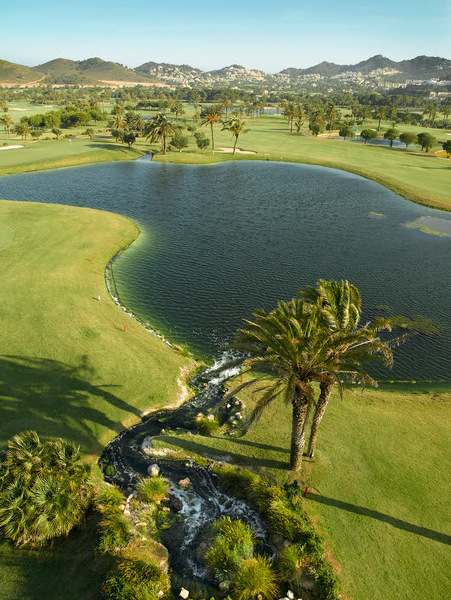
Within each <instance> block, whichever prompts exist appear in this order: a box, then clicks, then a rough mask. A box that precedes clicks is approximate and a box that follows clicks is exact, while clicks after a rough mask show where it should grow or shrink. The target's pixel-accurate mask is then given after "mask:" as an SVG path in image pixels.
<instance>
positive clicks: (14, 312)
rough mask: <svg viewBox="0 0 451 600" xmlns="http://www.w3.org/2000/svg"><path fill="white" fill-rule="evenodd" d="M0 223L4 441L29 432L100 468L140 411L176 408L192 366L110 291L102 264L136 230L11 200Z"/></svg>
mask: <svg viewBox="0 0 451 600" xmlns="http://www.w3.org/2000/svg"><path fill="white" fill-rule="evenodd" d="M0 223H1V225H2V230H3V232H4V234H3V235H2V236H0V242H1V239H4V240H5V242H4V244H3V248H2V250H1V251H0V265H1V269H2V290H1V293H0V295H1V302H0V319H1V323H2V336H1V339H0V354H1V356H0V361H1V366H2V368H1V379H2V382H1V387H0V395H1V398H2V400H1V407H0V421H1V423H2V428H1V432H0V443H2V444H3V443H4V442H5V441H6V440H7V439H8V438H10V437H11V436H12V435H13V434H15V433H17V432H18V431H22V430H25V429H30V428H32V429H36V430H37V431H38V433H39V434H40V435H41V434H42V436H43V437H57V436H63V437H66V438H69V439H72V440H74V441H76V442H77V443H78V444H80V445H81V447H82V449H83V451H84V453H85V454H86V455H88V456H89V457H90V459H91V461H92V462H95V461H96V459H97V458H98V456H99V454H100V453H101V451H102V448H103V447H104V445H105V444H106V443H107V442H108V441H109V440H110V439H112V437H114V436H115V435H116V434H117V433H118V432H119V431H120V430H121V429H122V428H123V427H124V426H126V425H130V424H131V423H133V422H136V421H138V420H139V418H140V414H141V411H143V410H145V409H148V408H151V407H156V406H163V405H165V404H173V403H174V401H175V399H176V398H177V397H178V396H179V394H180V393H181V388H180V386H179V385H178V383H177V379H178V378H179V376H180V372H181V368H182V367H183V366H184V365H186V364H187V362H188V361H187V359H186V358H183V357H182V356H181V355H180V354H178V353H177V352H175V351H174V350H172V349H170V348H169V347H168V346H167V345H166V344H165V343H163V342H162V341H160V340H159V339H158V338H156V337H155V336H154V335H152V334H151V333H149V332H148V331H146V330H145V329H144V328H143V327H142V326H141V325H139V324H138V323H136V322H135V321H134V320H133V319H132V318H131V317H129V316H127V315H126V314H125V313H123V312H122V311H121V310H120V309H119V308H118V307H117V306H116V305H115V304H114V302H113V301H112V299H111V298H110V296H109V294H108V293H107V290H106V287H105V280H104V271H105V265H106V264H107V262H108V261H109V259H110V258H111V257H112V256H113V255H114V254H115V253H116V251H117V250H118V249H119V248H121V247H125V246H127V245H129V244H130V243H131V242H132V241H133V240H134V239H135V238H136V237H137V235H138V228H137V226H136V225H135V224H134V223H133V222H132V221H130V220H128V219H126V218H125V217H122V216H119V215H114V214H111V213H107V212H103V211H95V210H91V209H80V208H73V207H69V206H57V205H47V204H37V203H19V202H8V201H2V202H0ZM8 232H9V237H8ZM11 232H12V234H13V237H12V235H11ZM0 247H1V243H0ZM99 296H100V298H101V300H100V301H99V299H98V298H99ZM124 329H125V330H124Z"/></svg>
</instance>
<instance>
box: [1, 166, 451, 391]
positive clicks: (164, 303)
mask: <svg viewBox="0 0 451 600" xmlns="http://www.w3.org/2000/svg"><path fill="white" fill-rule="evenodd" d="M0 197H1V198H5V199H15V200H34V201H41V200H44V201H46V202H55V203H62V204H72V205H76V206H90V207H94V208H104V209H105V210H110V211H113V212H118V213H122V214H124V215H127V216H129V217H131V218H133V219H134V220H136V221H137V222H138V223H139V225H140V227H141V228H142V231H143V235H142V236H141V237H140V238H139V240H138V241H137V242H136V243H135V244H134V245H133V246H132V248H131V249H129V250H128V251H127V252H126V253H124V254H123V256H122V257H121V258H120V259H119V260H118V261H117V263H116V265H115V267H114V273H115V277H116V282H117V284H118V290H119V295H120V299H121V301H122V303H123V304H125V305H127V306H128V307H129V308H130V310H132V311H133V312H134V313H135V314H137V315H138V316H139V317H140V318H141V319H143V320H144V321H147V322H149V323H150V324H151V325H152V326H153V327H155V328H156V329H158V330H160V331H162V332H163V333H164V334H165V335H166V336H167V337H168V338H169V339H171V340H173V341H175V342H177V343H188V344H189V346H190V347H191V348H192V349H193V350H194V351H195V352H196V353H198V354H202V355H204V356H208V357H210V358H212V357H216V356H217V355H218V354H219V352H220V348H221V346H223V345H224V344H225V343H227V341H230V340H231V339H232V337H233V334H234V331H235V330H236V328H237V327H238V326H239V325H240V323H241V322H242V319H243V318H245V317H249V316H250V315H251V314H252V312H253V311H254V310H255V309H257V308H265V309H271V308H272V307H274V306H275V304H276V302H277V300H279V299H285V300H287V299H289V298H291V297H292V296H294V295H295V294H296V292H297V290H298V289H300V288H302V287H304V286H306V285H314V284H315V283H316V281H317V280H318V278H323V279H332V278H333V279H348V280H349V281H351V282H352V283H354V284H355V285H356V286H357V287H358V288H359V290H360V292H361V295H362V300H363V307H364V317H365V318H372V317H374V316H375V315H376V314H379V313H378V312H377V309H376V307H378V306H380V305H387V306H389V307H390V309H391V311H392V312H393V314H404V315H406V316H408V317H412V316H413V315H418V314H420V315H423V316H425V317H428V318H430V319H433V320H434V321H435V322H436V323H438V324H439V325H440V326H441V328H442V332H441V334H440V335H439V336H429V335H418V336H416V337H415V338H414V339H411V340H409V341H408V342H407V343H405V344H404V345H403V346H402V347H400V348H399V349H397V350H396V354H395V367H394V368H393V370H392V372H390V371H384V372H379V373H377V375H378V376H379V377H381V378H383V379H402V380H413V379H414V380H421V379H423V380H424V379H434V380H435V379H442V380H443V379H446V380H449V379H451V360H450V348H451V278H450V257H451V237H440V236H436V235H430V234H426V233H423V232H421V231H420V230H418V229H415V228H413V229H411V228H407V227H406V224H407V223H410V222H412V221H415V220H416V219H418V218H420V217H422V216H426V217H430V216H434V217H437V218H438V219H439V221H438V223H440V222H442V223H443V225H444V226H445V227H446V226H448V227H449V226H450V223H451V215H450V214H446V213H441V212H439V211H433V210H431V209H427V208H424V207H421V206H418V205H415V204H412V203H410V202H407V201H406V200H404V199H402V198H400V197H398V196H396V195H395V194H393V193H392V192H389V191H388V190H386V189H385V188H383V187H381V186H379V185H377V184H375V183H373V182H371V181H368V180H366V179H363V178H360V177H357V176H355V175H352V174H349V173H345V172H341V171H336V170H333V169H327V168H323V167H314V166H307V165H296V164H284V163H269V162H265V163H263V162H236V163H234V162H229V163H224V164H218V165H211V166H203V167H196V166H181V165H170V164H169V165H168V164H160V163H151V162H146V161H134V162H127V163H110V164H102V165H92V166H87V167H78V168H73V169H64V170H58V171H49V172H39V173H33V174H27V175H20V176H8V177H3V178H2V179H1V182H0ZM372 213H381V214H382V215H383V216H380V215H377V214H372ZM434 223H437V221H436V220H434Z"/></svg>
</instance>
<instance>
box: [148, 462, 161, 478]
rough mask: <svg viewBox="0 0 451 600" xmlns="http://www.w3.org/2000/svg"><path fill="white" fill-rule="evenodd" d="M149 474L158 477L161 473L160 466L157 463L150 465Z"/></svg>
mask: <svg viewBox="0 0 451 600" xmlns="http://www.w3.org/2000/svg"><path fill="white" fill-rule="evenodd" d="M147 474H148V475H150V476H151V477H158V475H159V474H160V467H159V466H158V465H157V464H153V465H149V466H148V467H147Z"/></svg>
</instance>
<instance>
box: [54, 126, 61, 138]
mask: <svg viewBox="0 0 451 600" xmlns="http://www.w3.org/2000/svg"><path fill="white" fill-rule="evenodd" d="M52 133H53V135H55V136H56V139H57V140H59V139H60V135H62V133H63V132H62V131H61V129H58V127H53V129H52Z"/></svg>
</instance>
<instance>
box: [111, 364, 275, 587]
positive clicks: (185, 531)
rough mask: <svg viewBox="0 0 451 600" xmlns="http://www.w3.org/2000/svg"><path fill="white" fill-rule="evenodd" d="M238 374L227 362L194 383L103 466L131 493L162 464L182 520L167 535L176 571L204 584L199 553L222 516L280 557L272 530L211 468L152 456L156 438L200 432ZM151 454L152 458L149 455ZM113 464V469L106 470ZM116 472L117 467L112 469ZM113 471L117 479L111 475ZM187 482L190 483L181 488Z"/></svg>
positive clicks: (127, 435)
mask: <svg viewBox="0 0 451 600" xmlns="http://www.w3.org/2000/svg"><path fill="white" fill-rule="evenodd" d="M236 373H237V369H227V357H226V356H224V358H223V361H222V363H216V364H215V365H214V366H213V367H210V368H207V369H206V370H204V371H202V372H201V373H199V374H198V375H196V376H194V377H193V378H192V380H191V382H190V383H191V386H192V387H194V388H195V389H196V390H198V393H197V394H196V395H195V396H194V397H193V398H192V399H191V400H189V401H187V402H185V403H184V404H182V405H181V406H179V407H178V408H176V409H173V410H159V411H157V412H154V413H152V414H150V415H149V416H148V417H146V418H145V419H144V420H143V421H142V422H140V423H138V424H137V425H134V426H133V427H131V428H129V429H126V430H124V431H122V432H121V433H120V434H119V435H118V436H117V437H116V438H115V439H114V440H112V441H111V442H110V443H109V444H108V446H107V447H106V449H105V451H104V453H103V454H102V457H101V459H100V464H101V466H102V471H103V475H104V478H105V480H106V481H107V482H109V483H113V484H115V485H117V486H119V487H120V488H122V489H124V490H126V491H127V492H128V493H130V492H132V491H133V489H134V488H135V486H136V485H137V484H138V483H139V482H140V480H141V479H142V478H143V477H148V474H149V471H148V469H149V467H150V466H151V465H155V464H156V465H158V467H159V469H160V475H162V476H163V477H164V478H165V479H168V480H169V481H170V488H169V498H170V500H169V505H170V506H171V510H174V507H175V512H176V514H178V515H179V518H176V519H174V520H173V522H172V524H171V525H170V527H169V528H168V529H165V530H163V531H162V532H161V541H162V543H163V544H164V545H165V546H166V547H167V549H168V550H169V553H170V564H171V569H172V571H174V572H175V573H176V574H178V575H180V576H182V577H183V578H185V579H186V578H188V579H191V580H194V581H197V582H201V583H205V582H207V583H212V582H211V581H209V580H208V574H207V570H206V568H205V566H204V565H203V564H202V563H201V562H200V561H199V560H198V548H199V545H200V543H201V541H202V539H203V538H205V537H206V534H207V533H208V528H209V526H210V525H211V523H212V522H213V521H215V520H216V519H218V518H219V517H222V516H228V517H231V518H232V519H237V518H239V519H240V520H242V521H243V522H244V523H245V524H247V525H249V526H250V527H251V528H252V530H253V532H254V535H255V539H256V542H257V547H256V550H257V552H258V553H259V554H266V555H268V556H274V555H275V552H276V551H275V548H273V547H272V546H271V545H270V544H269V541H268V537H269V536H268V530H267V527H266V525H265V524H264V522H263V521H262V519H261V518H260V516H259V515H258V513H257V511H256V510H255V509H254V508H253V507H252V506H251V505H250V504H249V503H247V502H246V501H244V500H241V499H238V498H235V497H234V496H232V495H230V494H229V493H225V492H224V489H223V486H222V484H221V479H220V477H219V476H218V475H217V474H216V473H214V472H213V471H212V470H211V468H209V467H205V466H201V465H198V464H196V463H194V461H192V460H180V459H176V458H169V457H168V456H165V454H166V453H165V451H164V450H162V451H159V452H158V451H157V452H152V438H154V437H155V436H158V435H159V434H160V433H162V432H164V431H166V430H168V429H171V430H177V429H179V430H180V429H183V430H189V431H193V432H196V416H197V415H198V414H199V413H203V414H204V415H205V416H207V415H208V413H209V411H210V410H211V409H212V408H214V407H216V406H217V405H218V403H220V402H221V400H222V399H223V397H224V393H225V392H224V388H223V383H224V382H225V381H226V380H227V379H228V378H229V377H231V376H232V375H234V374H236ZM146 451H147V452H149V453H150V454H151V455H148V454H147V453H146ZM106 465H108V466H109V467H110V468H109V469H108V468H105V466H106ZM111 467H112V468H111ZM108 472H110V473H113V472H114V474H108ZM183 480H185V482H186V480H189V482H188V485H186V483H182V485H180V484H179V482H183Z"/></svg>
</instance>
